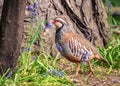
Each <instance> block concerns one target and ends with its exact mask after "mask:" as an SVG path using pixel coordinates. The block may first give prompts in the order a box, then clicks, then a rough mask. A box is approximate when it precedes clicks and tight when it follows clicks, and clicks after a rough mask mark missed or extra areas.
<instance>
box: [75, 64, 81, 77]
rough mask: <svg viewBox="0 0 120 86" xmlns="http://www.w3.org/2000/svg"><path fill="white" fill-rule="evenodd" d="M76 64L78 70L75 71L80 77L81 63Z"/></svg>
mask: <svg viewBox="0 0 120 86" xmlns="http://www.w3.org/2000/svg"><path fill="white" fill-rule="evenodd" d="M76 64H77V67H76V70H75V75H79V69H80V62H79V63H76Z"/></svg>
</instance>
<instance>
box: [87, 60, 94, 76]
mask: <svg viewBox="0 0 120 86" xmlns="http://www.w3.org/2000/svg"><path fill="white" fill-rule="evenodd" d="M87 63H88V66H89V68H90V72H89V74H88V76H91V75H92V74H94V73H93V69H92V65H91V64H90V61H87Z"/></svg>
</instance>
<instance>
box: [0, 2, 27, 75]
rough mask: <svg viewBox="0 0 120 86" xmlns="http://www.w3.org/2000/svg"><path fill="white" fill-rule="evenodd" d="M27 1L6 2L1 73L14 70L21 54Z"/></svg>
mask: <svg viewBox="0 0 120 86" xmlns="http://www.w3.org/2000/svg"><path fill="white" fill-rule="evenodd" d="M25 3H26V0H4V4H3V9H2V17H1V27H0V72H1V73H3V72H4V71H5V70H6V69H7V68H14V66H15V64H16V62H17V59H18V57H19V53H20V46H21V42H22V31H23V22H24V13H25Z"/></svg>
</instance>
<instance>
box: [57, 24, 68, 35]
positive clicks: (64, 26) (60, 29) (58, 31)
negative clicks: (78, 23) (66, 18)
mask: <svg viewBox="0 0 120 86" xmlns="http://www.w3.org/2000/svg"><path fill="white" fill-rule="evenodd" d="M65 31H66V25H64V24H63V25H62V26H61V27H60V28H57V30H56V34H57V33H63V32H65Z"/></svg>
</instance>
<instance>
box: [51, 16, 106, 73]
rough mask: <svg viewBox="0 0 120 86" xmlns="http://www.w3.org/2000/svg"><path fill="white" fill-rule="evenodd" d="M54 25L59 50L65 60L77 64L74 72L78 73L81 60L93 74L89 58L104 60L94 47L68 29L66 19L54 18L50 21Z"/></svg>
mask: <svg viewBox="0 0 120 86" xmlns="http://www.w3.org/2000/svg"><path fill="white" fill-rule="evenodd" d="M51 24H52V25H55V26H56V35H55V43H56V47H57V49H58V50H59V52H60V53H61V54H62V56H63V57H65V58H66V59H67V60H69V61H71V62H74V63H76V64H77V67H76V70H75V74H76V75H78V74H79V68H80V63H81V62H86V63H87V64H88V66H89V68H90V72H89V74H93V69H92V65H91V64H90V60H91V59H98V60H102V61H104V62H106V60H105V59H104V58H103V57H102V56H101V55H100V54H99V53H98V52H97V51H96V49H95V47H94V46H93V45H92V44H90V42H88V41H87V40H86V39H83V38H80V37H79V36H78V35H77V34H75V33H72V32H70V31H68V29H69V28H68V27H67V24H66V21H65V20H64V19H62V18H55V19H54V20H52V21H51Z"/></svg>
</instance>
